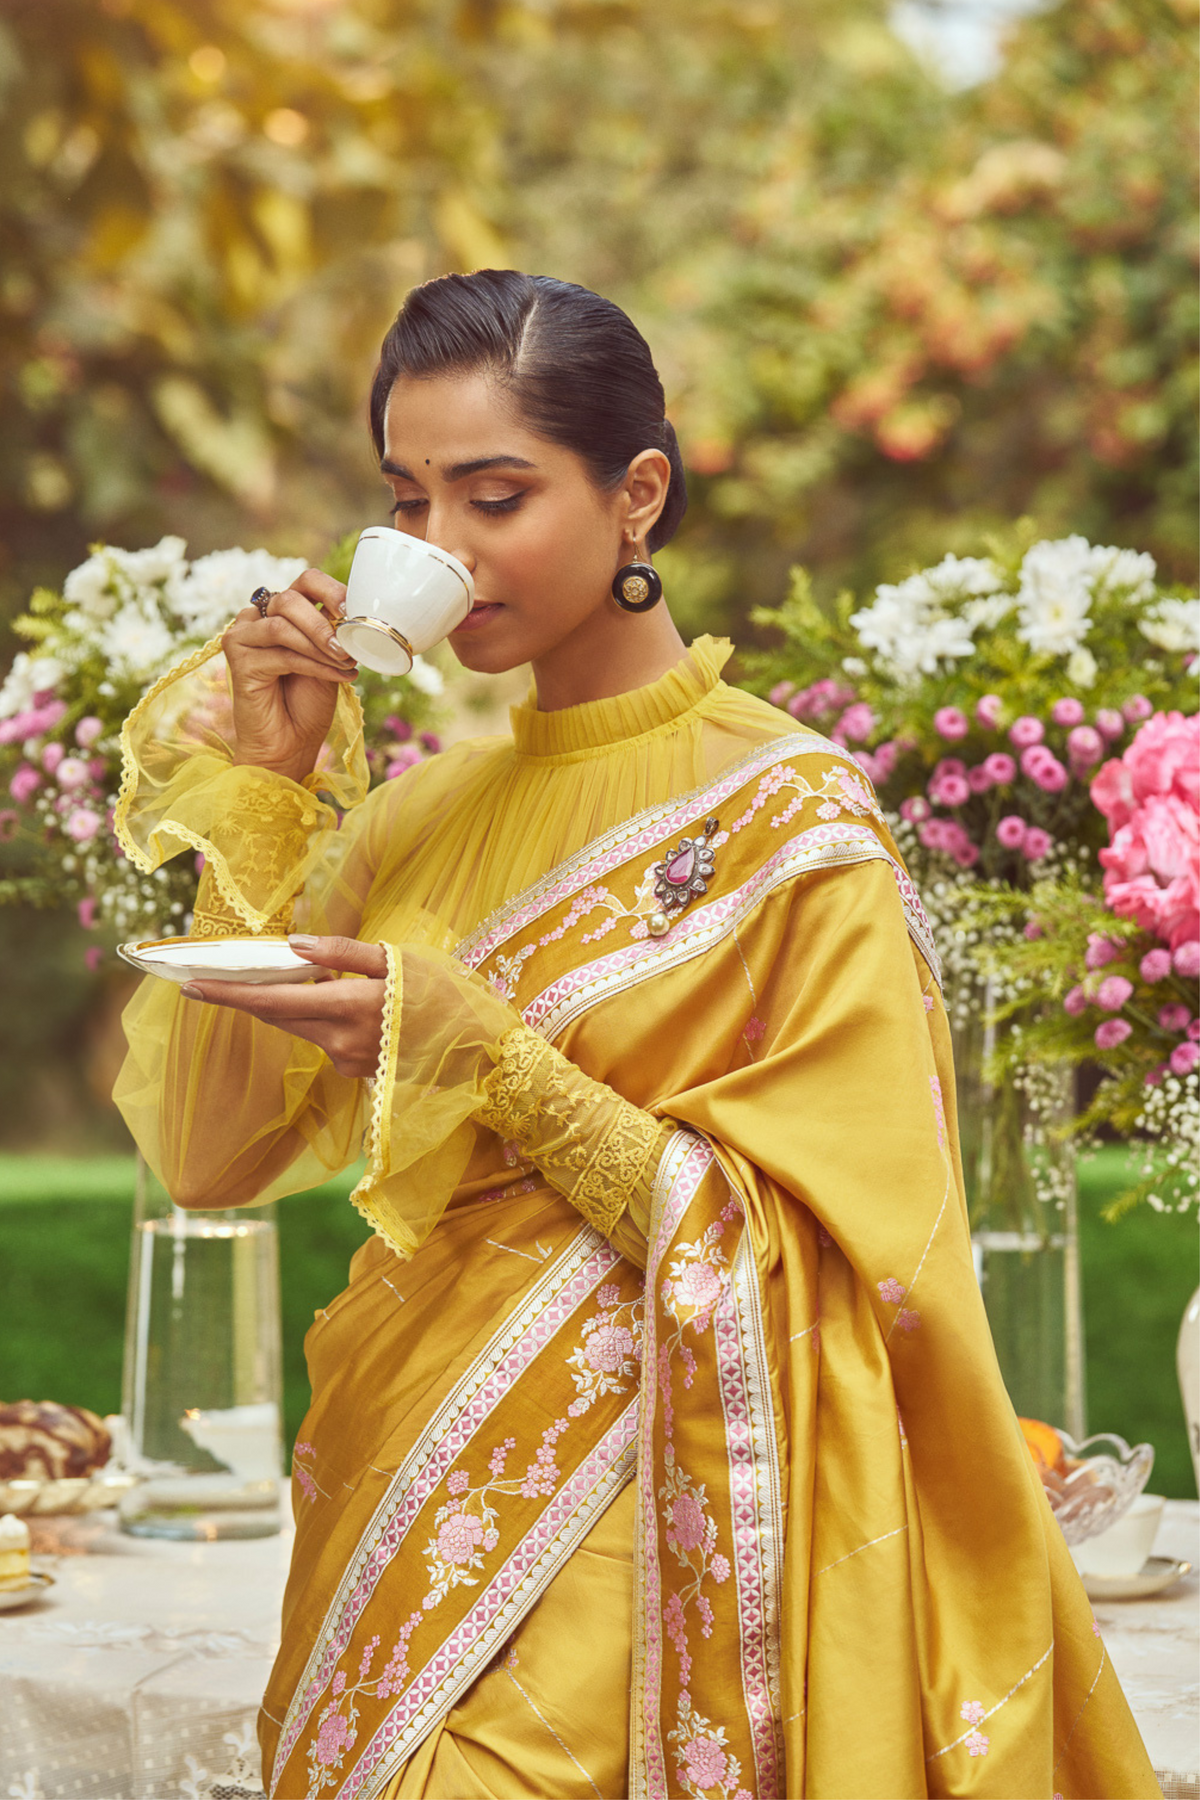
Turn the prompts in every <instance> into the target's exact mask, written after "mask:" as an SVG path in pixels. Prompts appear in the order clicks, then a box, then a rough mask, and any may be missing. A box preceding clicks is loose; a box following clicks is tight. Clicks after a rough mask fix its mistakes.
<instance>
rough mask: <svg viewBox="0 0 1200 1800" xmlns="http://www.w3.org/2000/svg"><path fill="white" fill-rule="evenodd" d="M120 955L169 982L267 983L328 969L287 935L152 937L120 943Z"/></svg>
mask: <svg viewBox="0 0 1200 1800" xmlns="http://www.w3.org/2000/svg"><path fill="white" fill-rule="evenodd" d="M117 955H118V956H120V957H123V958H124V960H125V961H126V962H127V963H132V965H133V967H134V968H135V969H140V970H141V971H142V973H143V975H161V976H162V977H163V979H164V980H165V981H176V982H179V983H180V984H182V983H183V982H185V981H249V982H253V983H254V984H255V985H256V986H258V987H262V986H266V985H268V984H271V983H275V982H280V981H312V980H313V979H314V978H315V977H319V976H321V975H323V974H324V973H325V971H324V970H323V969H319V968H317V967H316V966H315V965H314V964H312V963H310V962H306V961H305V959H304V958H303V957H302V956H297V954H296V952H295V951H294V950H293V949H292V947H291V945H290V944H289V943H288V941H287V939H286V938H282V937H222V938H185V937H180V938H152V939H148V940H147V941H145V942H143V943H139V944H118V946H117Z"/></svg>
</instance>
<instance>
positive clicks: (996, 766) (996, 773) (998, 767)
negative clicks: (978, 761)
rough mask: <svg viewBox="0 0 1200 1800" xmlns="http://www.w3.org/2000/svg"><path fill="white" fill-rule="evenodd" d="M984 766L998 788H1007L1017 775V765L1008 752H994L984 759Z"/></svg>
mask: <svg viewBox="0 0 1200 1800" xmlns="http://www.w3.org/2000/svg"><path fill="white" fill-rule="evenodd" d="M983 766H984V768H985V769H986V770H987V772H988V774H989V775H990V776H991V778H992V780H993V781H994V782H995V784H996V786H997V787H1007V786H1008V783H1009V782H1010V781H1012V780H1013V779H1014V778H1015V776H1016V773H1017V765H1016V763H1015V762H1014V760H1013V758H1012V757H1011V756H1010V755H1009V754H1008V751H1007V750H993V751H992V754H991V755H990V756H985V757H984V759H983Z"/></svg>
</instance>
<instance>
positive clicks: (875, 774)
mask: <svg viewBox="0 0 1200 1800" xmlns="http://www.w3.org/2000/svg"><path fill="white" fill-rule="evenodd" d="M850 754H851V756H852V757H853V758H854V760H855V762H856V763H857V764H858V766H859V768H860V769H861V770H862V772H863V774H864V775H865V776H866V778H867V780H868V781H871V782H878V780H879V765H878V763H877V762H876V761H875V758H874V757H873V756H872V755H871V752H870V751H869V750H852V751H851V752H850Z"/></svg>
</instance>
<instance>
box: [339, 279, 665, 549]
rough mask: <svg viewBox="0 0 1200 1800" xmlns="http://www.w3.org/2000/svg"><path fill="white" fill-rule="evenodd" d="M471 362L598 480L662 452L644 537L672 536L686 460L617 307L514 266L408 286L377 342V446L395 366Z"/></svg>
mask: <svg viewBox="0 0 1200 1800" xmlns="http://www.w3.org/2000/svg"><path fill="white" fill-rule="evenodd" d="M473 369H484V370H487V371H488V372H489V373H490V374H492V375H493V376H494V377H495V379H496V380H497V381H498V382H500V383H501V384H502V386H503V387H505V388H506V389H507V390H508V392H509V395H510V397H511V400H512V403H513V406H514V408H515V410H516V412H517V414H518V415H519V417H520V418H522V419H523V420H524V421H525V423H526V424H528V425H529V426H530V427H531V429H532V430H534V431H536V432H537V433H538V434H539V435H540V436H541V437H544V438H547V439H548V440H549V441H550V442H551V443H554V444H562V445H563V446H565V448H567V449H568V450H574V451H575V453H576V455H578V456H580V457H582V459H583V461H584V462H585V463H586V464H587V465H588V468H589V469H590V470H591V472H592V474H593V476H594V478H595V480H596V483H597V485H598V486H599V487H601V488H605V489H612V488H615V487H617V486H619V484H620V483H621V482H622V481H623V480H624V478H625V472H626V470H627V469H628V467H629V465H630V463H631V462H632V461H633V459H634V457H635V456H637V455H638V454H639V453H640V452H641V451H643V450H662V451H663V452H664V453H665V454H666V456H667V458H668V460H669V462H670V464H671V482H670V487H669V489H668V491H667V498H666V503H665V505H664V507H663V510H662V514H661V516H660V517H659V519H658V521H657V523H656V524H655V526H654V528H653V530H652V531H651V532H650V535H649V539H648V543H649V546H650V549H651V551H652V552H653V551H655V550H661V549H662V547H663V545H664V544H666V543H669V542H670V540H671V538H672V537H673V536H674V535H675V532H676V530H677V529H678V527H679V523H680V520H681V519H682V518H683V515H684V513H685V512H686V511H687V479H686V477H685V475H684V470H683V458H682V456H681V455H680V453H679V444H678V441H677V439H676V437H675V429H674V427H673V426H672V425H671V423H670V421H669V420H668V419H667V418H666V416H665V400H664V396H663V388H662V382H661V381H660V380H659V377H658V371H657V369H656V368H655V367H654V359H653V357H652V356H651V355H650V347H649V345H648V344H647V343H646V340H645V338H644V337H643V336H642V334H641V332H640V331H639V330H638V329H637V326H636V325H635V324H634V323H633V321H632V319H630V318H629V316H628V315H627V314H626V313H624V312H622V311H621V308H620V307H619V306H615V305H614V304H613V302H612V301H611V300H605V299H604V298H603V297H602V296H601V295H600V294H593V293H592V292H591V290H590V289H589V288H584V287H577V286H576V285H575V284H574V282H570V281H556V280H554V279H553V278H552V277H551V276H549V275H523V274H521V273H520V272H519V271H518V270H516V269H479V270H477V271H476V272H475V274H473V275H441V276H438V277H437V279H436V280H434V281H427V282H424V283H423V284H422V285H421V286H420V287H417V288H414V289H413V290H412V292H411V293H410V294H409V296H408V298H407V299H406V300H405V302H404V305H403V306H402V307H401V309H400V312H399V314H398V315H397V317H396V320H395V323H394V324H393V325H392V327H391V329H390V330H389V332H388V334H387V336H386V337H385V338H384V340H383V347H382V349H381V351H380V354H379V366H378V368H377V369H376V371H375V379H374V381H373V383H372V386H371V434H372V436H373V437H374V439H375V447H376V449H377V450H378V451H379V453H380V455H382V454H383V438H384V418H385V415H386V412H387V403H388V396H389V395H390V393H391V391H392V387H393V384H394V383H395V381H396V379H397V377H398V376H400V375H409V376H415V377H418V378H420V377H422V376H432V375H443V374H448V373H451V372H452V371H463V372H465V371H467V370H473Z"/></svg>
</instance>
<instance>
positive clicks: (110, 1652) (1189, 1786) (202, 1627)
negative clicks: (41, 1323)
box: [0, 1500, 1200, 1800]
mask: <svg viewBox="0 0 1200 1800" xmlns="http://www.w3.org/2000/svg"><path fill="white" fill-rule="evenodd" d="M56 1529H57V1531H58V1533H59V1536H60V1545H61V1549H62V1550H63V1551H65V1552H67V1554H62V1555H60V1556H58V1557H55V1558H47V1559H41V1558H39V1559H38V1561H39V1562H40V1565H41V1566H42V1567H44V1568H47V1569H51V1570H52V1571H53V1573H54V1576H55V1586H54V1587H53V1588H51V1589H50V1590H49V1591H48V1594H47V1596H46V1598H45V1599H43V1600H42V1601H40V1602H38V1603H36V1604H35V1605H33V1606H31V1607H29V1608H26V1609H25V1610H23V1611H21V1612H19V1613H7V1614H0V1693H2V1696H3V1698H2V1701H0V1796H5V1800H257V1797H258V1796H260V1795H261V1792H262V1790H261V1787H260V1785H259V1777H258V1747H257V1743H256V1741H255V1736H254V1729H255V1716H256V1714H257V1710H258V1701H259V1696H260V1695H261V1693H262V1691H263V1688H264V1686H265V1684H266V1678H267V1672H268V1670H269V1669H270V1666H271V1660H272V1657H273V1655H274V1652H275V1645H276V1641H277V1637H278V1621H279V1602H280V1596H281V1593H282V1590H283V1582H284V1576H285V1574H286V1572H287V1564H288V1557H289V1555H290V1552H291V1534H290V1532H286V1533H284V1534H283V1535H282V1536H280V1537H274V1538H260V1539H257V1540H255V1541H254V1542H250V1543H222V1544H170V1543H160V1542H154V1541H152V1540H149V1539H145V1538H130V1537H123V1536H121V1535H120V1534H119V1533H118V1532H117V1531H116V1530H115V1529H114V1528H113V1524H112V1521H111V1520H110V1519H109V1517H108V1515H103V1516H101V1517H100V1518H98V1519H92V1520H74V1521H69V1522H64V1523H62V1524H61V1525H58V1526H57V1527H56ZM84 1547H86V1550H87V1554H86V1555H80V1554H70V1552H71V1551H73V1550H74V1551H78V1550H79V1549H80V1548H84ZM1155 1551H1156V1554H1158V1555H1164V1556H1176V1557H1186V1558H1187V1559H1188V1561H1190V1562H1191V1563H1192V1565H1193V1572H1192V1574H1190V1575H1189V1576H1187V1577H1186V1578H1185V1579H1184V1580H1183V1581H1181V1582H1178V1583H1177V1584H1176V1586H1175V1587H1174V1588H1172V1589H1170V1590H1169V1591H1168V1592H1167V1593H1165V1594H1161V1595H1158V1596H1157V1597H1155V1598H1154V1599H1152V1600H1131V1601H1108V1602H1105V1603H1098V1604H1097V1606H1096V1617H1097V1619H1098V1620H1099V1623H1100V1628H1101V1631H1102V1633H1103V1636H1104V1641H1105V1643H1106V1644H1107V1646H1108V1651H1109V1654H1110V1655H1111V1657H1112V1660H1113V1664H1114V1666H1115V1667H1116V1670H1117V1674H1118V1675H1119V1676H1120V1678H1121V1682H1122V1684H1123V1686H1124V1689H1125V1692H1126V1694H1127V1696H1128V1698H1129V1702H1130V1704H1131V1706H1132V1707H1133V1711H1134V1714H1135V1716H1136V1718H1137V1721H1138V1724H1139V1726H1140V1727H1141V1730H1142V1734H1143V1736H1144V1737H1145V1740H1146V1747H1147V1749H1148V1750H1149V1752H1150V1756H1151V1760H1152V1761H1153V1763H1154V1766H1155V1768H1156V1769H1157V1770H1158V1771H1159V1778H1160V1780H1161V1781H1163V1784H1164V1789H1165V1791H1166V1793H1167V1796H1168V1800H1196V1797H1197V1796H1198V1795H1200V1732H1198V1731H1197V1723H1198V1719H1197V1697H1196V1669H1197V1661H1198V1658H1200V1608H1198V1604H1197V1597H1198V1592H1200V1589H1198V1581H1197V1574H1196V1569H1197V1567H1200V1504H1197V1502H1195V1501H1183V1500H1170V1501H1168V1502H1167V1505H1166V1508H1165V1510H1164V1513H1163V1522H1162V1525H1161V1526H1160V1528H1159V1535H1158V1539H1157V1542H1156V1544H1155Z"/></svg>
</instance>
